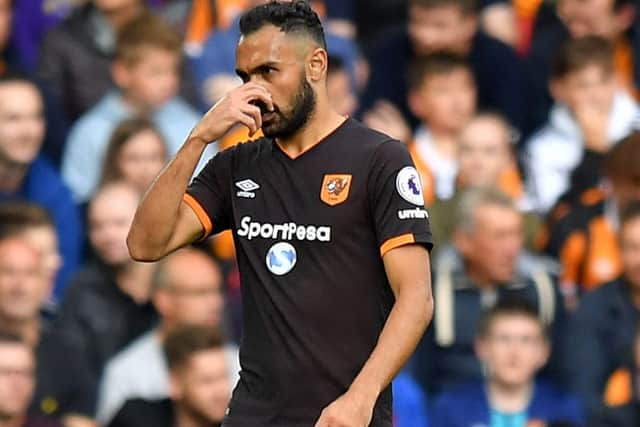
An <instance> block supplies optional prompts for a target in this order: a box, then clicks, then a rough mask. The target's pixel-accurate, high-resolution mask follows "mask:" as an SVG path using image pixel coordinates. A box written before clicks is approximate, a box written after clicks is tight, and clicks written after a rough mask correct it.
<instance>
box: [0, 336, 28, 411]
mask: <svg viewBox="0 0 640 427" xmlns="http://www.w3.org/2000/svg"><path fill="white" fill-rule="evenodd" d="M34 365H35V360H34V357H33V353H32V352H31V350H30V348H29V347H28V346H27V345H26V344H22V343H0V419H2V420H6V419H11V418H14V417H19V416H22V415H24V414H25V412H26V411H27V408H28V407H29V402H30V401H31V397H32V395H33V389H34V386H35V379H34V370H35V366H34Z"/></svg>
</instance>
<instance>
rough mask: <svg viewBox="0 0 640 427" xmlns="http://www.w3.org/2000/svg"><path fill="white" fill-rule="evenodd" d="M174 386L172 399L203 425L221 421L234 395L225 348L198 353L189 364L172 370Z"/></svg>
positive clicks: (172, 385)
mask: <svg viewBox="0 0 640 427" xmlns="http://www.w3.org/2000/svg"><path fill="white" fill-rule="evenodd" d="M171 389H172V390H171V398H172V399H173V400H174V401H177V402H178V405H180V406H181V407H182V408H183V409H184V410H185V412H187V413H190V414H191V415H192V416H193V417H194V418H197V419H200V420H201V421H203V423H202V424H203V425H205V424H210V423H215V422H220V421H221V420H222V419H223V418H224V416H225V412H226V410H227V405H228V404H229V398H230V385H229V379H228V377H227V363H226V360H225V354H224V351H223V350H206V351H201V352H198V353H196V354H194V355H193V356H192V357H191V360H189V362H188V363H187V366H184V367H182V368H178V369H176V370H175V371H174V372H172V373H171Z"/></svg>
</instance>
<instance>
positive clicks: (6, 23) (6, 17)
mask: <svg viewBox="0 0 640 427" xmlns="http://www.w3.org/2000/svg"><path fill="white" fill-rule="evenodd" d="M12 15H13V12H12V10H11V0H0V51H4V49H5V47H6V46H7V41H8V40H9V34H11V18H12Z"/></svg>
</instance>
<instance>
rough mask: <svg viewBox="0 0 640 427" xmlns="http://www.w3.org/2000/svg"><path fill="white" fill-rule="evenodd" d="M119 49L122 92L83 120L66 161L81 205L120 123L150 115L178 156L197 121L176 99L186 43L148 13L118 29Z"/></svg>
mask: <svg viewBox="0 0 640 427" xmlns="http://www.w3.org/2000/svg"><path fill="white" fill-rule="evenodd" d="M116 45H117V47H116V56H115V60H114V63H113V68H112V74H113V79H114V81H115V83H116V85H117V86H118V90H116V91H112V92H109V93H108V94H107V95H105V96H104V97H103V98H102V99H101V100H100V102H99V103H98V104H97V105H96V106H94V107H93V108H92V109H91V110H89V111H88V112H87V113H86V114H84V115H83V116H82V117H80V119H79V120H78V121H77V122H76V124H75V125H74V126H73V128H72V129H71V132H70V134H69V139H68V140H67V144H66V147H65V152H64V155H63V159H62V175H63V177H64V179H65V182H67V184H68V185H69V186H70V187H71V190H72V191H73V195H74V198H75V200H76V201H77V202H81V203H84V202H86V201H88V200H89V199H90V198H91V196H92V195H93V193H94V191H95V190H96V187H97V185H98V183H99V180H100V176H101V175H102V163H103V160H104V158H105V154H106V151H107V147H108V145H109V140H110V138H111V135H112V133H113V131H114V130H115V129H116V127H117V126H118V125H119V124H120V122H121V121H123V120H125V119H129V118H132V117H136V116H143V117H148V118H149V119H150V120H151V121H152V122H153V123H154V124H155V125H156V126H157V128H158V130H159V131H160V134H161V135H162V136H163V138H164V140H165V142H166V143H167V148H168V149H169V154H170V155H174V154H175V153H177V152H178V149H180V147H181V146H182V143H183V142H184V135H187V134H188V133H189V131H190V130H191V128H192V127H193V126H194V125H195V124H196V123H197V122H198V118H199V115H198V113H197V112H196V111H195V110H194V109H193V108H191V106H189V104H187V102H186V101H184V100H183V99H182V98H180V97H179V96H177V95H178V90H179V87H180V60H181V50H182V40H181V38H180V36H179V34H177V33H176V32H175V31H173V29H172V28H171V27H170V26H169V24H167V23H166V22H165V21H163V20H162V18H160V17H158V16H156V15H154V14H152V13H150V12H149V13H143V14H142V15H140V16H139V17H137V18H135V19H133V20H132V21H131V22H129V23H127V24H126V25H125V26H124V27H123V28H122V29H121V30H120V32H119V33H118V40H117V43H116ZM210 153H212V152H210ZM201 165H202V166H204V163H202V164H201Z"/></svg>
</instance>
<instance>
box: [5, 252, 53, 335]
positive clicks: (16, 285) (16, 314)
mask: <svg viewBox="0 0 640 427" xmlns="http://www.w3.org/2000/svg"><path fill="white" fill-rule="evenodd" d="M48 290H49V286H48V283H47V281H46V279H45V278H44V274H43V272H42V259H41V257H40V255H39V254H38V252H37V251H36V250H35V249H33V248H32V247H31V246H30V245H29V244H28V243H27V242H26V241H23V240H20V239H11V240H6V241H4V242H2V243H0V317H2V318H4V319H7V320H10V321H12V322H28V321H31V320H33V319H34V318H36V319H37V318H38V316H39V311H40V307H42V304H43V303H44V301H45V299H46V297H47V294H48Z"/></svg>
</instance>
